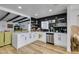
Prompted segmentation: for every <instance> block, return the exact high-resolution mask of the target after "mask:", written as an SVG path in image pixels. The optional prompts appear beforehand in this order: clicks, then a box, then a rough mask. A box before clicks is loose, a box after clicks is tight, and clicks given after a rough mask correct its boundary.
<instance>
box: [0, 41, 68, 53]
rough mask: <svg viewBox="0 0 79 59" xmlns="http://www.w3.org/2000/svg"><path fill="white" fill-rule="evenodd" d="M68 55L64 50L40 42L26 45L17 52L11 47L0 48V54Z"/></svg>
mask: <svg viewBox="0 0 79 59" xmlns="http://www.w3.org/2000/svg"><path fill="white" fill-rule="evenodd" d="M66 53H68V52H67V51H66V49H65V48H63V47H59V46H54V45H51V44H45V43H43V42H41V41H35V42H33V43H31V44H29V45H26V46H24V47H22V48H20V49H18V50H16V49H15V48H13V47H12V46H11V45H7V46H4V47H1V48H0V54H66Z"/></svg>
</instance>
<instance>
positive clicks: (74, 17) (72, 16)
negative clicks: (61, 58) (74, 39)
mask: <svg viewBox="0 0 79 59" xmlns="http://www.w3.org/2000/svg"><path fill="white" fill-rule="evenodd" d="M78 15H79V5H70V6H68V8H67V51H69V52H71V48H70V46H71V42H70V38H71V26H72V25H76V26H78V25H79V22H78Z"/></svg>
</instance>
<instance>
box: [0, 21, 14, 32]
mask: <svg viewBox="0 0 79 59" xmlns="http://www.w3.org/2000/svg"><path fill="white" fill-rule="evenodd" d="M7 24H13V23H12V22H6V21H0V31H5V30H9V31H13V30H14V28H7ZM13 26H14V24H13Z"/></svg>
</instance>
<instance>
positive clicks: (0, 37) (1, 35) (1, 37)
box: [0, 32, 4, 46]
mask: <svg viewBox="0 0 79 59" xmlns="http://www.w3.org/2000/svg"><path fill="white" fill-rule="evenodd" d="M3 45H4V32H0V46H3Z"/></svg>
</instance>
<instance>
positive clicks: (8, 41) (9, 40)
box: [5, 32, 12, 45]
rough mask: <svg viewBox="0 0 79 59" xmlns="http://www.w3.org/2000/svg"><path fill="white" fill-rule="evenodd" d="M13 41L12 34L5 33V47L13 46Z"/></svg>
mask: <svg viewBox="0 0 79 59" xmlns="http://www.w3.org/2000/svg"><path fill="white" fill-rule="evenodd" d="M11 41H12V33H11V32H5V45H7V44H11Z"/></svg>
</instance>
